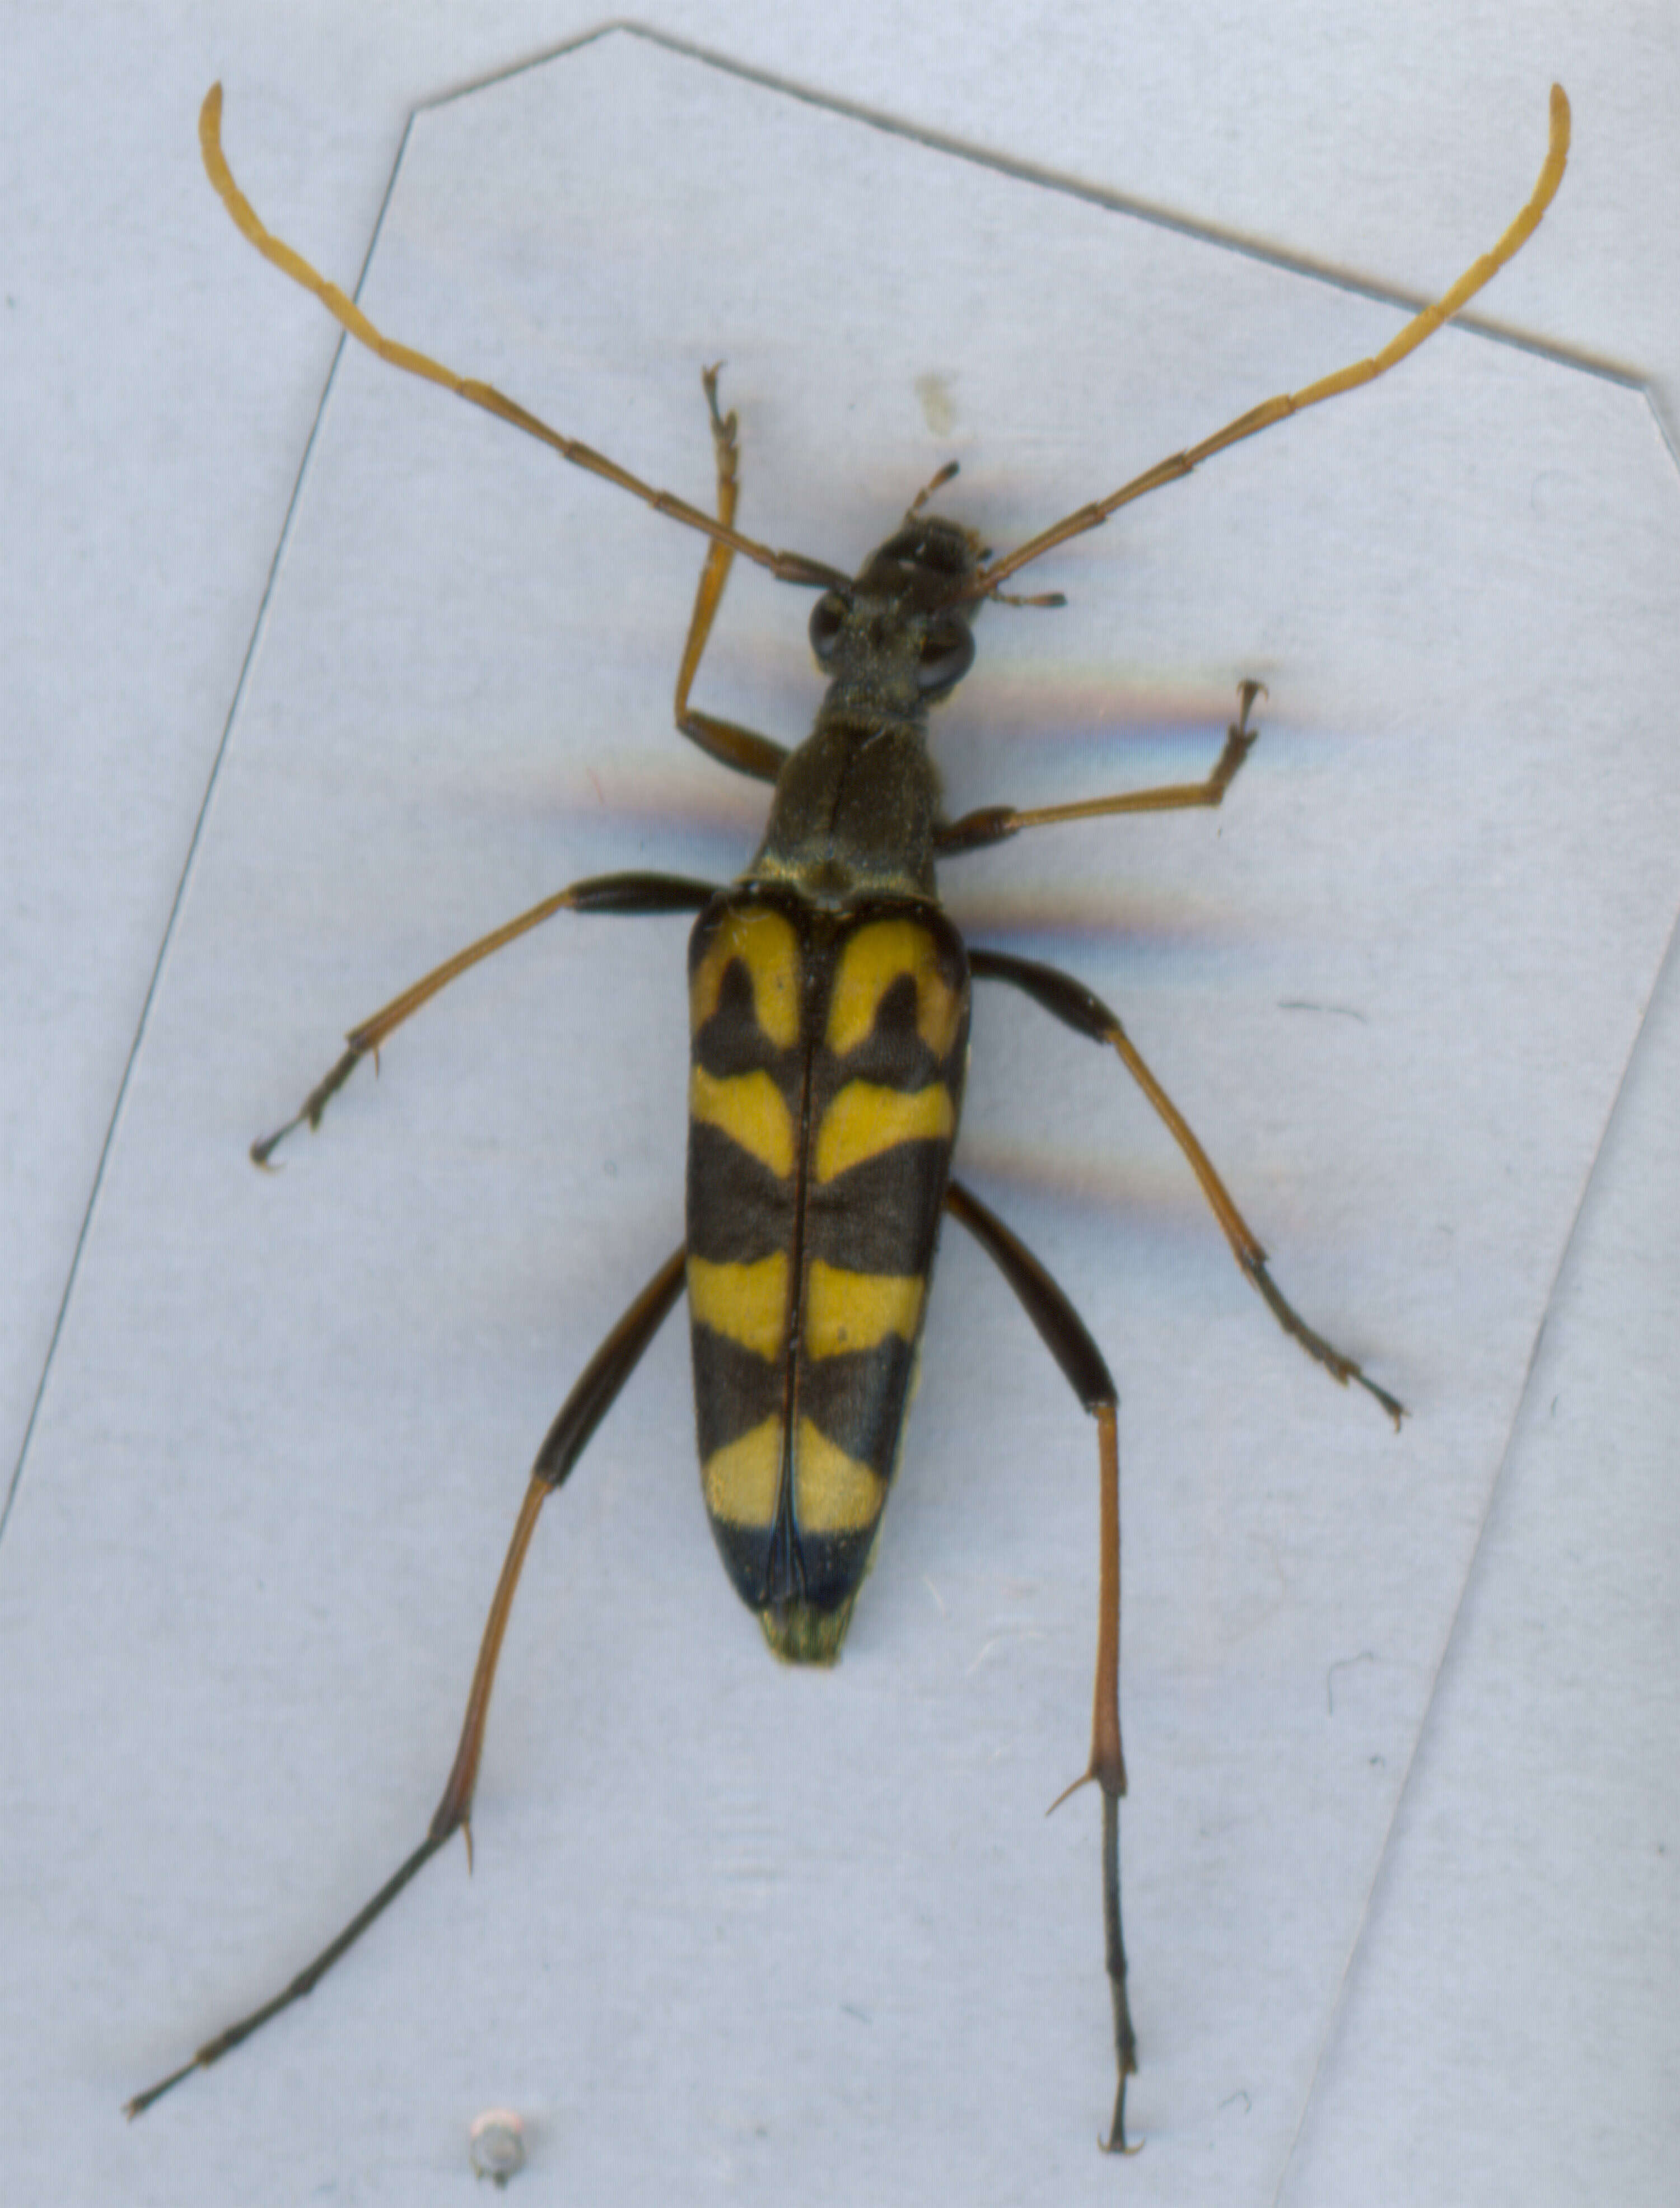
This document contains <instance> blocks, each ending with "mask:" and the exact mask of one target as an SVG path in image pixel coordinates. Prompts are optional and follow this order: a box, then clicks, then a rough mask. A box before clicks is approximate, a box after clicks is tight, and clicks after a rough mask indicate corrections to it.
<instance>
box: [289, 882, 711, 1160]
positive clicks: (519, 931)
mask: <svg viewBox="0 0 1680 2208" xmlns="http://www.w3.org/2000/svg"><path fill="white" fill-rule="evenodd" d="M712 894H713V889H712V885H711V883H710V882H693V881H687V880H685V879H683V877H682V876H681V875H680V874H597V875H594V876H592V877H591V879H589V880H587V881H582V882H573V884H572V885H570V887H569V888H567V889H563V890H560V891H556V893H555V895H554V896H553V897H544V898H543V902H542V903H541V904H534V905H532V907H531V910H530V911H529V912H522V913H521V914H520V915H519V918H518V919H517V920H510V921H507V922H506V923H505V924H504V925H503V926H502V927H496V928H492V929H491V931H490V933H489V934H488V935H481V936H480V937H479V939H478V940H477V943H469V944H468V945H467V946H466V949H465V951H457V952H456V953H455V955H454V957H453V958H446V959H445V960H444V962H443V963H442V965H441V966H435V967H434V968H433V969H432V970H431V972H430V973H429V974H428V975H424V976H423V978H422V979H421V980H420V981H417V982H415V983H414V985H413V987H411V988H407V989H405V990H404V991H403V993H402V994H401V996H399V997H393V999H391V1001H390V1003H389V1004H388V1005H386V1006H385V1008H384V1010H383V1011H377V1012H375V1014H374V1016H373V1017H372V1018H371V1019H369V1020H363V1023H362V1024H361V1026H360V1027H357V1028H352V1029H351V1031H350V1033H349V1035H346V1036H345V1042H346V1043H347V1044H348V1046H349V1047H348V1048H347V1049H346V1050H345V1053H344V1054H343V1056H342V1057H341V1058H340V1059H339V1060H338V1063H337V1064H336V1065H333V1068H332V1069H331V1071H328V1072H327V1073H325V1074H323V1075H322V1077H321V1079H320V1080H319V1081H318V1082H317V1083H315V1087H314V1088H313V1089H311V1090H310V1091H309V1095H307V1096H306V1097H305V1098H304V1099H303V1105H302V1107H301V1108H300V1109H299V1111H298V1112H297V1114H296V1116H295V1117H293V1118H292V1119H288V1120H287V1121H286V1123H285V1126H284V1127H277V1128H276V1129H275V1130H274V1131H273V1134H272V1135H265V1136H263V1137H262V1138H261V1141H260V1142H255V1143H252V1144H251V1163H252V1164H253V1165H258V1166H266V1165H267V1163H268V1161H269V1159H270V1158H271V1157H272V1156H273V1154H274V1152H275V1151H276V1150H277V1149H279V1146H280V1144H281V1143H283V1142H284V1141H285V1138H286V1137H287V1136H288V1135H289V1134H291V1132H292V1131H293V1130H294V1129H295V1128H297V1127H301V1126H302V1125H303V1124H304V1122H305V1121H306V1120H307V1121H308V1123H309V1125H310V1127H311V1128H315V1127H318V1126H319V1125H321V1114H322V1113H323V1112H325V1111H326V1109H327V1106H328V1105H329V1104H330V1103H331V1102H332V1101H333V1098H334V1097H335V1096H336V1095H338V1093H339V1089H342V1088H343V1087H344V1085H345V1082H346V1081H348V1080H349V1078H350V1077H351V1074H352V1073H354V1072H355V1071H356V1069H357V1065H359V1064H360V1063H361V1061H362V1059H364V1058H367V1057H369V1056H370V1055H371V1056H372V1057H373V1058H374V1059H375V1063H377V1060H378V1056H379V1050H380V1046H381V1044H382V1043H383V1042H384V1041H386V1039H387V1036H389V1035H392V1034H393V1033H394V1032H395V1030H396V1029H398V1028H399V1027H400V1026H401V1025H402V1023H403V1022H404V1021H405V1019H407V1018H409V1017H411V1014H413V1013H415V1012H417V1011H419V1009H420V1007H421V1006H422V1005H424V1004H429V1002H430V1001H431V999H433V998H434V997H435V996H436V995H437V993H438V992H439V990H440V989H446V988H447V987H448V986H449V984H450V982H452V981H455V980H456V979H457V978H458V977H459V975H463V974H465V972H466V971H467V969H468V968H469V967H472V966H477V964H478V963H480V961H481V960H483V959H485V958H488V957H490V956H491V954H492V953H493V952H494V951H501V950H502V949H503V948H504V947H505V946H506V945H507V944H510V943H514V942H517V941H518V939H519V937H520V936H522V935H528V934H529V933H531V929H532V928H533V927H541V926H542V924H543V921H545V920H552V919H553V918H554V916H555V914H556V913H557V912H610V913H618V914H621V915H625V914H641V913H670V912H699V910H700V909H701V908H702V906H704V905H705V904H706V903H708V902H709V901H710V899H711V896H712Z"/></svg>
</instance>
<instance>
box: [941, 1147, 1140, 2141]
mask: <svg viewBox="0 0 1680 2208" xmlns="http://www.w3.org/2000/svg"><path fill="white" fill-rule="evenodd" d="M945 1209H947V1210H948V1211H949V1212H950V1213H951V1216H952V1217H953V1218H954V1219H959V1220H961V1221H962V1222H963V1226H964V1227H967V1228H968V1230H969V1233H970V1234H972V1235H973V1236H974V1238H975V1241H976V1242H978V1243H979V1245H980V1246H981V1249H982V1250H984V1251H985V1252H986V1254H987V1257H990V1258H991V1259H992V1261H993V1263H994V1264H995V1265H996V1266H997V1268H998V1269H999V1272H1000V1273H1001V1274H1002V1275H1003V1276H1004V1278H1005V1280H1006V1281H1008V1282H1009V1285H1010V1287H1011V1288H1013V1289H1014V1291H1015V1293H1016V1295H1017V1297H1018V1298H1019V1299H1020V1302H1021V1306H1022V1308H1023V1311H1025V1312H1026V1314H1027V1316H1028V1317H1029V1319H1030V1320H1031V1321H1032V1323H1033V1324H1034V1325H1035V1327H1036V1328H1037V1329H1038V1332H1039V1337H1040V1339H1041V1341H1042V1342H1043V1343H1044V1346H1045V1347H1046V1348H1047V1350H1048V1351H1049V1352H1050V1354H1051V1355H1052V1356H1053V1358H1054V1359H1055V1360H1056V1362H1057V1364H1058V1365H1060V1367H1061V1369H1062V1371H1063V1373H1064V1375H1065V1377H1066V1379H1067V1383H1068V1385H1069V1386H1070V1387H1071V1389H1072V1390H1073V1392H1074V1394H1075V1395H1077V1397H1078V1398H1079V1400H1080V1401H1081V1402H1082V1403H1083V1405H1084V1407H1085V1408H1086V1409H1087V1410H1088V1411H1089V1413H1091V1415H1092V1416H1093V1417H1094V1418H1095V1420H1096V1432H1097V1457H1098V1462H1099V1466H1100V1467H1101V1483H1100V1485H1101V1506H1100V1514H1099V1521H1098V1551H1099V1559H1100V1563H1099V1574H1098V1584H1097V1627H1096V1686H1095V1693H1094V1695H1093V1698H1092V1699H1093V1707H1092V1712H1091V1760H1090V1762H1089V1764H1088V1765H1087V1767H1086V1769H1085V1773H1084V1777H1083V1778H1082V1779H1076V1780H1075V1782H1074V1786H1070V1787H1069V1788H1068V1790H1067V1792H1068V1793H1069V1794H1071V1793H1072V1792H1073V1791H1074V1788H1075V1787H1077V1786H1083V1785H1084V1784H1085V1783H1086V1780H1087V1779H1095V1781H1096V1784H1097V1785H1098V1786H1099V1787H1101V1790H1102V1923H1103V1933H1104V1944H1105V1948H1106V1959H1107V1970H1108V1991H1109V1996H1110V2000H1111V2001H1112V2003H1113V2012H1114V2069H1115V2087H1114V2115H1113V2121H1112V2123H1111V2124H1110V2127H1109V2132H1108V2137H1107V2140H1106V2141H1105V2142H1104V2145H1105V2147H1106V2149H1107V2152H1109V2153H1110V2154H1129V2153H1131V2152H1134V2151H1135V2150H1134V2149H1132V2148H1130V2147H1128V2146H1127V2145H1126V2143H1125V2081H1126V2079H1128V2078H1130V2077H1131V2076H1133V2075H1134V2073H1136V2071H1137V2036H1136V2034H1135V2033H1134V2032H1133V2031H1132V2028H1131V2007H1130V2006H1129V2005H1128V2003H1127V2001H1126V1990H1125V1979H1126V1965H1125V1937H1124V1935H1123V1934H1122V1931H1121V1929H1120V1797H1121V1795H1122V1794H1124V1793H1125V1755H1124V1753H1123V1752H1122V1749H1121V1747H1120V1444H1119V1395H1117V1394H1116V1393H1115V1389H1114V1383H1113V1379H1112V1378H1111V1377H1110V1375H1109V1371H1108V1367H1107V1365H1106V1364H1105V1363H1104V1362H1103V1359H1102V1353H1101V1350H1100V1349H1099V1348H1098V1347H1097V1346H1096V1344H1095V1342H1094V1341H1092V1340H1091V1337H1090V1335H1089V1333H1088V1332H1087V1331H1086V1329H1085V1323H1084V1321H1083V1319H1082V1318H1081V1317H1080V1316H1079V1314H1078V1312H1077V1311H1075V1309H1074V1308H1073V1305H1071V1303H1070V1302H1069V1301H1068V1299H1067V1298H1066V1296H1065V1295H1064V1294H1063V1293H1062V1291H1061V1289H1060V1288H1059V1287H1057V1285H1056V1283H1055V1281H1053V1280H1052V1279H1051V1277H1050V1275H1049V1274H1048V1273H1047V1272H1046V1271H1045V1269H1044V1268H1043V1266H1042V1265H1041V1264H1040V1263H1039V1261H1038V1259H1037V1258H1036V1257H1034V1255H1033V1253H1032V1251H1030V1250H1029V1249H1028V1247H1027V1246H1026V1245H1025V1243H1023V1241H1021V1240H1020V1239H1018V1237H1017V1236H1016V1235H1014V1234H1012V1233H1011V1232H1010V1230H1009V1228H1008V1227H1005V1225H1004V1223H1003V1221H1002V1220H1001V1219H999V1217H998V1216H997V1215H996V1213H995V1212H993V1211H989V1210H988V1209H987V1207H986V1206H985V1205H984V1204H983V1203H981V1201H980V1199H979V1197H976V1196H975V1195H974V1194H973V1193H972V1192H971V1191H969V1190H968V1189H966V1188H964V1187H963V1185H962V1183H961V1182H960V1181H955V1180H953V1181H951V1182H950V1183H949V1184H948V1185H947V1186H946V1189H945ZM1066 1798H1067V1795H1065V1794H1064V1795H1061V1796H1059V1797H1058V1799H1059V1801H1065V1800H1066ZM1050 1806H1051V1808H1052V1809H1054V1808H1055V1807H1056V1806H1057V1804H1056V1803H1054V1802H1053V1803H1051V1805H1050Z"/></svg>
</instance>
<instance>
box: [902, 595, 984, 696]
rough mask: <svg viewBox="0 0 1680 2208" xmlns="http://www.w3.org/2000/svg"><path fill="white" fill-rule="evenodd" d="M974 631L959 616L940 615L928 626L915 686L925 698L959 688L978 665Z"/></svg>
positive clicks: (917, 667) (916, 672) (917, 668)
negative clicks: (970, 670) (937, 692)
mask: <svg viewBox="0 0 1680 2208" xmlns="http://www.w3.org/2000/svg"><path fill="white" fill-rule="evenodd" d="M974 660H975V639H974V631H973V630H972V629H971V628H970V627H969V624H968V623H967V621H964V620H963V618H962V616H961V615H959V614H940V615H938V616H937V618H936V619H935V620H933V621H931V622H930V623H929V624H928V629H927V636H926V638H925V639H923V642H922V646H921V660H920V661H919V663H917V666H916V671H915V684H916V688H917V689H918V690H920V691H921V693H922V694H923V696H924V697H926V696H927V695H928V694H929V693H933V692H936V691H940V690H951V689H953V688H955V687H956V686H957V683H959V682H960V681H962V680H963V676H964V675H966V674H967V673H968V671H969V669H970V668H971V667H972V666H973V665H974Z"/></svg>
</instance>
